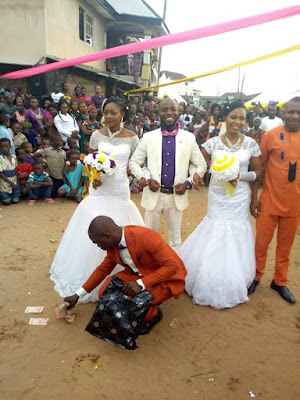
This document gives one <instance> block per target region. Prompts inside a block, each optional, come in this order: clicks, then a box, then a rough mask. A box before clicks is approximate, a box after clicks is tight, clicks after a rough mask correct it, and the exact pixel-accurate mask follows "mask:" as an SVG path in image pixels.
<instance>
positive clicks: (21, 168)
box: [16, 147, 33, 197]
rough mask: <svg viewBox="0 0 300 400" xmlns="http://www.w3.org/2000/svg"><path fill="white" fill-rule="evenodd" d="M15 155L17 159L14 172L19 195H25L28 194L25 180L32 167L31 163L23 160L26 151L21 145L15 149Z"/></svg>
mask: <svg viewBox="0 0 300 400" xmlns="http://www.w3.org/2000/svg"><path fill="white" fill-rule="evenodd" d="M16 155H17V159H18V165H17V167H16V174H17V179H18V182H19V186H20V191H21V196H22V197H26V196H27V195H28V188H27V180H28V178H29V175H30V174H31V173H32V171H33V169H32V165H31V164H29V163H27V162H26V161H25V157H26V153H25V150H24V149H22V147H18V148H17V149H16Z"/></svg>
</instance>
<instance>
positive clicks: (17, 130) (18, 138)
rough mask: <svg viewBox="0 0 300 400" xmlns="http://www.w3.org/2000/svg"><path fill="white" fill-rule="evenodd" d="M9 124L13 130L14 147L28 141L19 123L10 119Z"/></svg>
mask: <svg viewBox="0 0 300 400" xmlns="http://www.w3.org/2000/svg"><path fill="white" fill-rule="evenodd" d="M10 126H11V129H12V131H13V142H14V145H15V147H19V146H21V144H22V143H26V142H28V140H27V138H26V136H25V135H24V134H23V133H22V132H21V125H20V124H19V122H18V121H16V120H15V121H11V123H10Z"/></svg>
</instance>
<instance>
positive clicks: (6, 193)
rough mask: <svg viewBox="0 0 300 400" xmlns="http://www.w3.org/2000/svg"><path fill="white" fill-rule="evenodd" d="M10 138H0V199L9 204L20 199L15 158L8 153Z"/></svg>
mask: <svg viewBox="0 0 300 400" xmlns="http://www.w3.org/2000/svg"><path fill="white" fill-rule="evenodd" d="M10 149H11V145H10V140H9V139H7V138H2V139H0V152H1V155H0V199H1V201H2V203H3V204H4V205H6V206H9V205H10V204H11V203H13V204H14V203H18V202H19V200H20V187H19V185H18V181H17V176H16V167H17V158H16V156H15V155H14V154H10Z"/></svg>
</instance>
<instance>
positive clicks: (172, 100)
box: [159, 97, 178, 109]
mask: <svg viewBox="0 0 300 400" xmlns="http://www.w3.org/2000/svg"><path fill="white" fill-rule="evenodd" d="M166 104H172V105H173V106H175V107H177V108H178V104H177V103H176V101H175V100H174V99H171V97H166V98H164V99H163V100H161V101H160V102H159V109H161V108H162V107H164V106H165V105H166Z"/></svg>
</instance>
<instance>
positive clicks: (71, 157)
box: [57, 149, 83, 203]
mask: <svg viewBox="0 0 300 400" xmlns="http://www.w3.org/2000/svg"><path fill="white" fill-rule="evenodd" d="M79 154H80V153H79V150H75V149H71V150H70V151H69V153H68V154H67V161H66V164H65V168H64V171H63V176H64V182H65V183H64V184H63V185H62V186H61V187H60V188H59V189H58V191H57V196H58V197H70V198H71V199H73V200H76V201H77V203H80V202H81V200H82V191H83V186H82V185H83V177H82V169H83V165H82V164H81V163H80V162H79Z"/></svg>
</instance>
